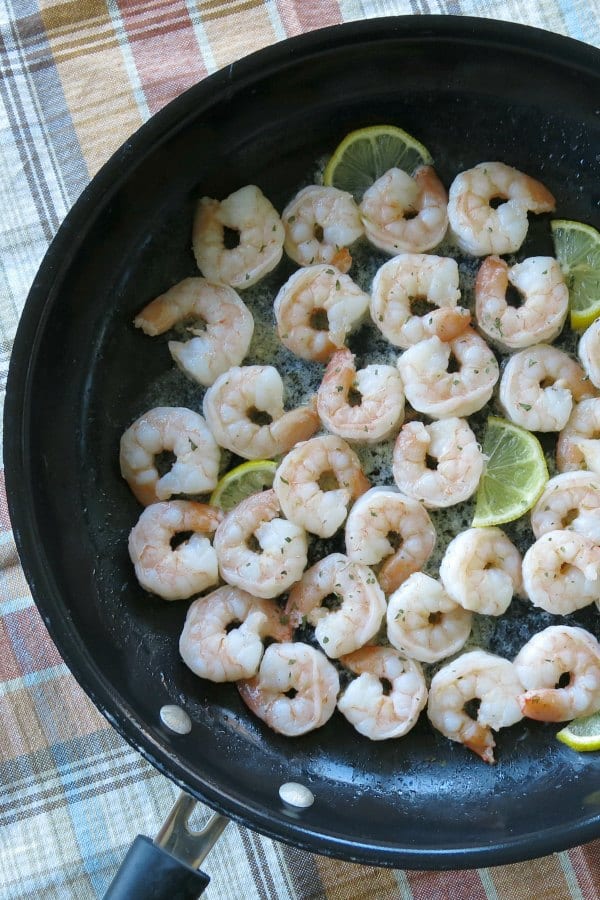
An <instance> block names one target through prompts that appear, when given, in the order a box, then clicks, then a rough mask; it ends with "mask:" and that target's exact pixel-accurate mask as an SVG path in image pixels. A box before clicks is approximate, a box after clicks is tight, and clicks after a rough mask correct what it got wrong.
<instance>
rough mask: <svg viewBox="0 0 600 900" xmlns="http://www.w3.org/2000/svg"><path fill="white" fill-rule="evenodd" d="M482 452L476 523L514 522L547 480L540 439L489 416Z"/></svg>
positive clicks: (503, 420) (532, 501)
mask: <svg viewBox="0 0 600 900" xmlns="http://www.w3.org/2000/svg"><path fill="white" fill-rule="evenodd" d="M483 454H484V456H485V459H486V462H485V468H484V470H483V475H482V476H481V480H480V482H479V485H478V488H477V496H476V503H475V516H474V518H473V525H474V526H476V527H481V526H485V525H502V524H503V523H505V522H512V521H514V519H518V518H519V516H522V515H523V514H524V513H526V512H527V510H529V509H531V507H532V506H533V505H534V504H535V503H536V501H537V500H538V499H539V497H540V495H541V493H542V491H543V490H544V486H545V484H546V482H547V481H548V467H547V466H546V460H545V459H544V452H543V450H542V447H541V445H540V442H539V441H538V439H537V438H536V436H535V435H533V434H531V433H530V432H529V431H526V430H525V429H524V428H520V427H519V426H518V425H513V424H512V423H511V422H507V421H506V419H500V418H498V417H497V416H490V418H489V419H488V421H487V427H486V431H485V436H484V439H483Z"/></svg>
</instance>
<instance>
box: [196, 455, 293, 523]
mask: <svg viewBox="0 0 600 900" xmlns="http://www.w3.org/2000/svg"><path fill="white" fill-rule="evenodd" d="M276 469H277V463H276V462H273V460H272V459H253V460H251V461H250V462H245V463H242V464H241V465H239V466H236V467H235V469H231V471H230V472H227V474H226V475H223V477H222V478H221V480H220V481H219V483H218V484H217V486H216V488H215V489H214V491H213V492H212V494H211V495H210V503H211V504H212V505H213V506H220V507H221V509H224V510H225V512H227V511H228V510H230V509H233V507H234V506H237V504H238V503H240V502H241V501H242V500H245V499H246V497H249V496H250V495H251V494H256V493H258V491H264V490H267V488H270V487H271V485H272V484H273V478H274V477H275V470H276Z"/></svg>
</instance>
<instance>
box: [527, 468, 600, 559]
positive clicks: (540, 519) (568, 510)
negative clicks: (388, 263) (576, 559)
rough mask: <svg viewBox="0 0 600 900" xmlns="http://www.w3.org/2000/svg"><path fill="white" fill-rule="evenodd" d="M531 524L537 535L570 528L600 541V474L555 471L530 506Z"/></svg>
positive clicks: (597, 541)
mask: <svg viewBox="0 0 600 900" xmlns="http://www.w3.org/2000/svg"><path fill="white" fill-rule="evenodd" d="M531 527H532V529H533V533H534V535H535V536H536V538H540V537H541V536H542V535H543V534H546V533H547V532H548V531H556V530H558V529H571V530H572V531H577V532H578V533H579V534H583V535H584V536H585V537H588V538H590V539H591V540H592V541H595V543H597V544H600V476H598V475H596V474H595V473H594V472H585V471H581V472H563V473H562V474H560V475H555V476H554V478H551V479H550V480H549V481H548V482H547V484H546V487H545V488H544V490H543V492H542V495H541V497H540V499H539V500H538V501H537V503H536V504H535V506H534V507H533V509H532V510H531Z"/></svg>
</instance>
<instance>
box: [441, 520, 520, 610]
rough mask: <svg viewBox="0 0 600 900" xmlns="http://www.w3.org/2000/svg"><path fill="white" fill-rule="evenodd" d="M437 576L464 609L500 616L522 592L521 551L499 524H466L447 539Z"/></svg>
mask: <svg viewBox="0 0 600 900" xmlns="http://www.w3.org/2000/svg"><path fill="white" fill-rule="evenodd" d="M440 578H441V580H442V584H443V585H444V588H445V589H446V591H447V592H448V594H449V595H450V597H451V598H452V599H453V600H454V601H455V602H456V603H460V605H461V606H462V607H464V609H470V610H472V611H473V612H477V613H482V614H483V615H485V616H500V615H502V613H503V612H505V611H506V610H507V609H508V606H509V604H510V602H511V600H512V598H513V595H514V594H521V593H522V590H523V582H522V579H521V554H520V553H519V551H518V550H517V548H516V547H515V545H514V544H513V543H512V541H510V540H509V538H508V537H507V536H506V535H505V533H504V532H503V531H502V530H501V529H500V528H467V530H466V531H462V532H461V533H460V534H458V535H457V536H456V537H455V538H454V539H453V540H451V541H450V543H449V544H448V546H447V548H446V552H445V553H444V556H443V558H442V561H441V563H440Z"/></svg>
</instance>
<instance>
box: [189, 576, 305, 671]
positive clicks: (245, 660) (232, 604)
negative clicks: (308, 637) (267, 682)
mask: <svg viewBox="0 0 600 900" xmlns="http://www.w3.org/2000/svg"><path fill="white" fill-rule="evenodd" d="M267 637H271V638H273V639H274V640H276V641H279V642H282V641H288V640H290V638H291V629H290V627H289V625H286V624H284V620H283V618H282V615H281V610H280V609H279V608H278V607H277V605H276V604H275V603H273V601H272V600H261V599H260V598H259V597H253V596H252V595H251V594H248V593H247V592H246V591H241V590H240V589H239V588H235V587H231V586H230V585H224V586H223V587H220V588H217V590H216V591H213V592H212V593H211V594H207V595H206V596H204V597H199V598H198V599H197V600H194V602H193V603H192V604H191V606H190V608H189V609H188V611H187V616H186V619H185V624H184V626H183V631H182V632H181V637H180V638H179V653H180V655H181V658H182V659H183V661H184V663H185V664H186V666H188V668H189V669H191V670H192V672H194V673H195V674H196V675H198V676H200V678H207V679H208V680H209V681H216V682H222V681H238V680H239V679H240V678H252V676H253V675H256V672H257V671H258V666H259V664H260V661H261V658H262V655H263V652H264V644H263V641H264V639H265V638H267Z"/></svg>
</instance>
